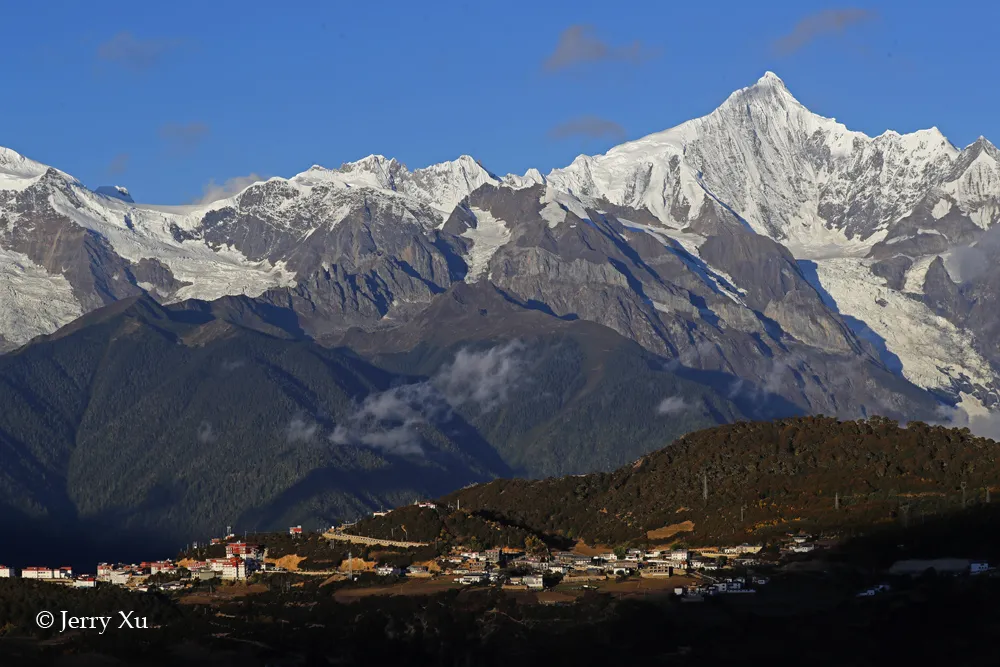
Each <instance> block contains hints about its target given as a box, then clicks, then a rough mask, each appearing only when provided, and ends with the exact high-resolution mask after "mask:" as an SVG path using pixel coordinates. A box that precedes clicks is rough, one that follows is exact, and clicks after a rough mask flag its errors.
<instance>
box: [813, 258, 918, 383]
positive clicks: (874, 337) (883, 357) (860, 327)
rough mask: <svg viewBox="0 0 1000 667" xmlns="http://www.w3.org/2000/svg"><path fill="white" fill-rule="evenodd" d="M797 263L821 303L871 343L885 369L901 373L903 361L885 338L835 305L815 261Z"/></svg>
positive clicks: (859, 336)
mask: <svg viewBox="0 0 1000 667" xmlns="http://www.w3.org/2000/svg"><path fill="white" fill-rule="evenodd" d="M798 265H799V270H800V271H802V275H803V276H804V277H805V279H806V281H807V282H808V283H809V284H810V285H812V286H813V288H814V289H815V290H816V291H817V292H818V293H819V297H820V299H822V300H823V303H824V304H825V305H826V306H827V307H828V308H830V309H831V310H833V311H834V312H836V313H838V314H840V316H841V317H842V318H843V319H844V322H845V323H846V324H847V326H848V327H850V329H851V331H853V332H854V335H855V336H857V337H858V338H860V339H862V340H865V341H868V342H869V343H871V344H872V346H873V347H874V348H875V351H876V352H877V353H878V357H879V360H880V361H881V362H882V363H883V364H885V367H886V368H887V369H889V370H890V371H891V372H893V373H895V374H896V375H902V372H903V362H902V361H900V359H899V357H898V356H896V355H895V354H894V353H893V352H891V351H890V350H889V348H888V347H887V346H886V342H885V338H883V337H882V336H880V335H878V334H877V333H875V332H874V331H873V330H872V328H871V327H869V326H868V325H867V324H866V323H865V322H864V321H862V320H859V319H858V318H856V317H851V316H850V315H844V314H843V313H841V312H840V309H839V308H838V307H837V301H836V300H835V299H834V298H833V295H831V294H830V293H829V292H827V291H826V288H824V287H823V284H822V283H821V282H820V280H819V271H818V270H817V267H816V262H813V261H810V260H799V261H798Z"/></svg>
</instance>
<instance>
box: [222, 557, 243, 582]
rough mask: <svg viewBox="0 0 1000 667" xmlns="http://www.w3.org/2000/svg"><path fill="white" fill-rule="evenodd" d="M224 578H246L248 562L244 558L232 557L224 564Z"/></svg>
mask: <svg viewBox="0 0 1000 667" xmlns="http://www.w3.org/2000/svg"><path fill="white" fill-rule="evenodd" d="M222 578H223V579H246V578H247V562H246V561H245V560H243V559H242V558H230V559H229V560H228V561H227V562H225V563H223V564H222Z"/></svg>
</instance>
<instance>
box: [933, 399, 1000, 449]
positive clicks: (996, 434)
mask: <svg viewBox="0 0 1000 667" xmlns="http://www.w3.org/2000/svg"><path fill="white" fill-rule="evenodd" d="M937 412H938V416H939V417H940V421H939V422H934V423H937V424H940V425H942V426H950V427H953V428H963V427H965V428H968V429H969V430H970V431H972V432H973V433H974V434H976V435H978V436H980V437H983V438H990V439H991V440H997V441H1000V414H998V413H995V412H986V411H985V410H983V411H981V412H975V413H972V414H970V413H969V412H968V411H966V410H965V409H963V408H961V407H951V406H940V407H939V408H938V410H937Z"/></svg>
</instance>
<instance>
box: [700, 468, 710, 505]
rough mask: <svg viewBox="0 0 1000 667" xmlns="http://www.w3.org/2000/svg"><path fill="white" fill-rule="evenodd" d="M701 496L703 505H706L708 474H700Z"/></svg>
mask: <svg viewBox="0 0 1000 667" xmlns="http://www.w3.org/2000/svg"><path fill="white" fill-rule="evenodd" d="M701 496H702V498H703V499H704V500H705V504H706V505H707V504H708V473H707V472H706V473H702V477H701Z"/></svg>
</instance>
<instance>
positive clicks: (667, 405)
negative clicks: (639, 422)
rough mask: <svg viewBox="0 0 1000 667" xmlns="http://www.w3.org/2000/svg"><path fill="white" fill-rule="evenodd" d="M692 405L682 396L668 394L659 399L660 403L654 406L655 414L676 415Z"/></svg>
mask: <svg viewBox="0 0 1000 667" xmlns="http://www.w3.org/2000/svg"><path fill="white" fill-rule="evenodd" d="M692 407H694V406H692V405H691V404H690V403H688V402H687V401H686V400H684V397H682V396H668V397H667V398H665V399H663V400H662V401H660V404H659V405H658V406H656V414H658V415H676V414H680V413H682V412H686V411H687V410H690V409H691V408H692Z"/></svg>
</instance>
